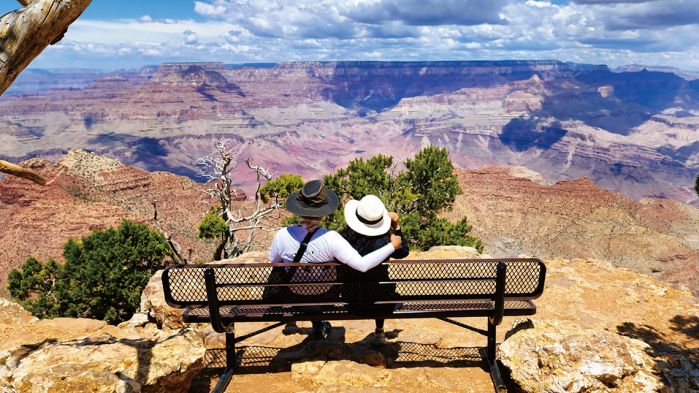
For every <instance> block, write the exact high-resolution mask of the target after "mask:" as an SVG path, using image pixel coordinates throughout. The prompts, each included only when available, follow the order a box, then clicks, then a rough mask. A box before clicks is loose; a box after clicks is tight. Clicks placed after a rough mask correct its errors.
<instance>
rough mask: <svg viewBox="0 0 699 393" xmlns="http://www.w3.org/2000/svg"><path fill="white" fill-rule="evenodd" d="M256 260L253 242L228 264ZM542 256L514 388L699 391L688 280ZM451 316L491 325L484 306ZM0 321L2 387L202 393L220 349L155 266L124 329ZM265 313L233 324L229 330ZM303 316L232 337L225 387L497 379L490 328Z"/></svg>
mask: <svg viewBox="0 0 699 393" xmlns="http://www.w3.org/2000/svg"><path fill="white" fill-rule="evenodd" d="M473 257H487V256H479V255H478V254H476V253H475V250H473V249H471V248H465V247H438V248H434V249H432V250H430V251H428V252H426V253H414V254H413V255H411V256H410V257H409V258H411V259H450V258H473ZM263 259H264V253H262V252H260V253H252V254H247V255H245V256H243V257H240V258H236V259H235V260H228V261H223V262H231V263H232V262H237V263H250V262H260V261H261V260H263ZM545 262H546V265H547V281H546V289H545V290H544V294H543V295H542V297H541V298H539V299H538V300H536V304H537V307H538V310H537V314H536V316H535V317H534V318H532V319H519V320H518V319H515V318H505V321H504V323H503V325H501V328H500V329H499V331H498V338H497V339H498V342H500V343H501V345H500V346H499V348H498V358H499V360H500V362H501V370H502V371H503V374H504V376H505V377H506V379H507V380H508V383H509V389H510V390H509V391H510V392H517V393H521V392H532V393H533V392H537V393H538V392H541V393H560V392H576V393H577V392H580V393H581V392H600V393H601V392H628V393H632V392H633V393H639V392H667V393H669V392H673V393H690V392H696V391H699V360H698V359H699V304H698V301H697V299H696V298H695V297H694V296H692V294H691V293H690V292H689V291H687V290H686V289H685V288H682V287H681V286H677V285H675V286H671V285H670V284H667V283H663V282H660V281H657V280H654V279H653V278H650V277H648V276H644V275H641V274H638V273H634V272H631V271H630V270H628V269H618V268H614V267H613V266H612V265H611V264H609V263H607V262H603V261H599V260H595V259H575V260H572V261H569V260H564V259H550V260H546V261H545ZM455 319H456V320H457V321H459V322H462V323H465V324H468V325H471V326H473V327H475V328H477V329H485V328H486V320H485V318H455ZM0 321H2V322H0V336H1V337H8V338H7V339H4V340H3V341H2V343H0V392H3V393H5V392H25V391H52V392H53V391H58V392H60V391H85V390H90V389H93V391H119V392H122V391H123V392H128V391H139V389H140V391H141V392H165V391H174V392H184V391H190V392H209V391H210V389H211V388H212V387H213V385H214V384H215V383H216V381H217V378H218V373H219V372H220V369H216V368H215V367H218V366H220V364H221V360H222V358H221V357H220V356H221V355H222V353H223V352H224V351H223V350H222V349H221V348H223V345H224V339H223V337H222V336H221V335H219V334H217V333H215V332H213V331H212V330H211V328H210V327H209V326H187V325H186V324H184V323H183V322H182V320H181V318H180V317H179V313H178V311H177V310H174V309H171V308H169V307H168V306H167V305H166V304H165V303H164V300H163V299H162V285H161V284H160V275H159V274H158V275H156V276H154V277H153V279H152V280H151V282H150V283H149V285H148V286H147V288H146V289H145V291H144V293H143V297H142V302H141V310H140V312H139V313H137V314H136V315H135V316H134V318H133V319H132V320H131V321H128V322H125V323H123V324H121V325H120V326H119V327H115V326H108V325H106V324H104V322H100V321H94V320H86V319H55V320H48V321H37V320H36V319H34V318H32V317H31V316H30V315H28V314H27V313H26V312H25V311H23V310H21V309H20V308H19V307H18V306H17V305H14V304H12V303H9V302H3V303H0ZM269 325H270V323H245V324H237V325H236V335H238V336H242V335H245V334H247V333H250V332H252V331H254V330H257V329H260V328H262V327H266V326H269ZM299 326H300V328H299V329H298V330H297V331H296V332H293V334H289V335H284V334H283V333H282V331H281V328H276V329H273V330H270V331H268V332H265V333H263V334H260V335H258V336H254V337H251V338H248V339H245V340H244V341H242V342H240V343H239V344H237V347H238V349H239V351H240V353H241V354H242V363H241V366H240V367H241V368H240V369H239V372H238V374H237V375H236V376H235V379H234V381H233V383H232V384H231V386H229V388H228V390H227V391H228V392H234V391H258V390H259V389H260V387H261V386H262V385H264V386H265V389H266V390H267V391H270V392H276V391H284V392H297V393H300V392H307V393H308V392H314V393H332V392H391V393H400V392H404V393H407V392H423V391H426V390H429V391H434V392H471V393H474V392H487V391H492V389H493V387H492V382H491V381H490V376H489V374H488V373H487V371H486V370H485V368H484V367H483V360H482V349H483V347H484V346H485V344H486V342H485V341H486V340H485V338H484V337H483V336H481V335H479V334H478V333H476V332H474V331H470V330H466V329H462V328H458V327H456V326H453V325H450V324H447V323H444V322H441V321H438V320H435V319H425V320H388V321H387V322H386V333H387V337H388V344H387V345H386V346H384V347H375V346H373V345H372V342H373V337H374V335H373V331H374V322H373V321H370V320H367V321H336V322H333V331H332V333H331V335H330V337H329V338H328V340H325V341H310V340H309V337H308V335H309V333H310V330H311V329H310V323H299ZM195 332H196V333H195ZM205 348H206V364H202V358H203V357H204V353H205ZM217 362H218V363H217ZM203 367H206V368H204V369H203V370H202V368H203ZM200 371H201V372H200ZM190 385H191V387H190ZM100 389H101V390H100Z"/></svg>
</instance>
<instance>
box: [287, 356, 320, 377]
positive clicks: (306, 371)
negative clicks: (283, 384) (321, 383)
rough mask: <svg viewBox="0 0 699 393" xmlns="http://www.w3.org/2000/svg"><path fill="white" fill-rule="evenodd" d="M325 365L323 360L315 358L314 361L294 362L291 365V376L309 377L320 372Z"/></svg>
mask: <svg viewBox="0 0 699 393" xmlns="http://www.w3.org/2000/svg"><path fill="white" fill-rule="evenodd" d="M324 365H325V361H323V360H317V361H314V362H303V363H294V364H292V365H291V378H292V379H298V378H310V377H313V376H315V375H316V374H318V373H319V372H320V370H321V369H322V368H323V366H324Z"/></svg>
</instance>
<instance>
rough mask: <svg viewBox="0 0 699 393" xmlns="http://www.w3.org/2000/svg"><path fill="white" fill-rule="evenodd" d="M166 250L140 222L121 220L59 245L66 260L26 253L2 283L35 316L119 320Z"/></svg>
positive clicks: (132, 305) (135, 304)
mask: <svg viewBox="0 0 699 393" xmlns="http://www.w3.org/2000/svg"><path fill="white" fill-rule="evenodd" d="M168 255H170V251H169V249H168V248H167V245H166V240H165V237H164V236H163V235H161V234H160V233H158V232H156V231H153V230H151V229H150V228H148V226H147V225H145V224H134V223H132V222H131V221H129V220H126V219H124V220H122V224H121V226H120V227H119V228H118V229H114V228H111V227H110V228H109V229H107V230H105V231H98V230H96V231H94V232H92V234H91V235H89V236H86V237H83V238H82V242H78V241H75V240H74V239H69V240H68V242H66V244H65V245H64V246H63V256H64V257H65V259H66V263H65V264H64V265H63V266H61V265H60V264H58V263H57V262H55V261H54V260H52V259H49V261H48V262H47V263H46V264H44V263H42V262H41V261H38V260H37V259H35V258H33V257H29V258H28V259H27V261H26V262H25V263H24V264H23V265H22V271H18V270H16V269H13V270H12V271H11V272H10V274H9V276H8V284H7V288H8V290H9V291H10V293H11V294H12V296H14V297H15V298H17V299H18V300H20V302H21V304H22V306H24V307H25V308H26V309H27V310H29V311H30V312H31V313H32V314H33V315H35V316H37V317H39V318H54V317H72V318H75V317H83V318H95V319H101V320H105V321H107V322H109V323H119V322H122V321H125V320H127V319H129V318H130V317H131V316H132V315H133V313H134V312H135V311H136V309H137V308H138V306H139V303H140V299H141V292H142V291H143V289H144V288H145V286H146V284H147V283H148V280H150V278H151V276H152V275H153V273H155V271H156V270H158V269H162V268H164V267H165V265H166V263H165V257H166V256H168Z"/></svg>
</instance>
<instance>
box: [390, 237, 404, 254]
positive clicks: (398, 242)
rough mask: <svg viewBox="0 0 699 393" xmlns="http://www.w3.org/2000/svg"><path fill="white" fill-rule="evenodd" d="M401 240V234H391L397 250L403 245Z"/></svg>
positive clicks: (392, 243) (393, 244)
mask: <svg viewBox="0 0 699 393" xmlns="http://www.w3.org/2000/svg"><path fill="white" fill-rule="evenodd" d="M401 242H402V239H401V238H400V236H396V235H391V245H392V246H393V249H394V250H397V249H399V248H400V247H401Z"/></svg>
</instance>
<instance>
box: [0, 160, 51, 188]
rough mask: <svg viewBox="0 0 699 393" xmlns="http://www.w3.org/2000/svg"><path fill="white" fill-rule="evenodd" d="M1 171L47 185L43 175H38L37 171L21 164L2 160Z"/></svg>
mask: <svg viewBox="0 0 699 393" xmlns="http://www.w3.org/2000/svg"><path fill="white" fill-rule="evenodd" d="M0 172H3V173H7V174H10V175H13V176H17V177H23V178H25V179H29V180H31V181H33V182H34V183H37V184H41V185H42V186H45V185H46V180H45V179H44V178H43V177H41V176H39V175H37V174H36V173H35V172H32V171H30V170H29V169H27V168H22V167H21V166H19V165H15V164H10V163H9V162H7V161H3V160H0Z"/></svg>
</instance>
